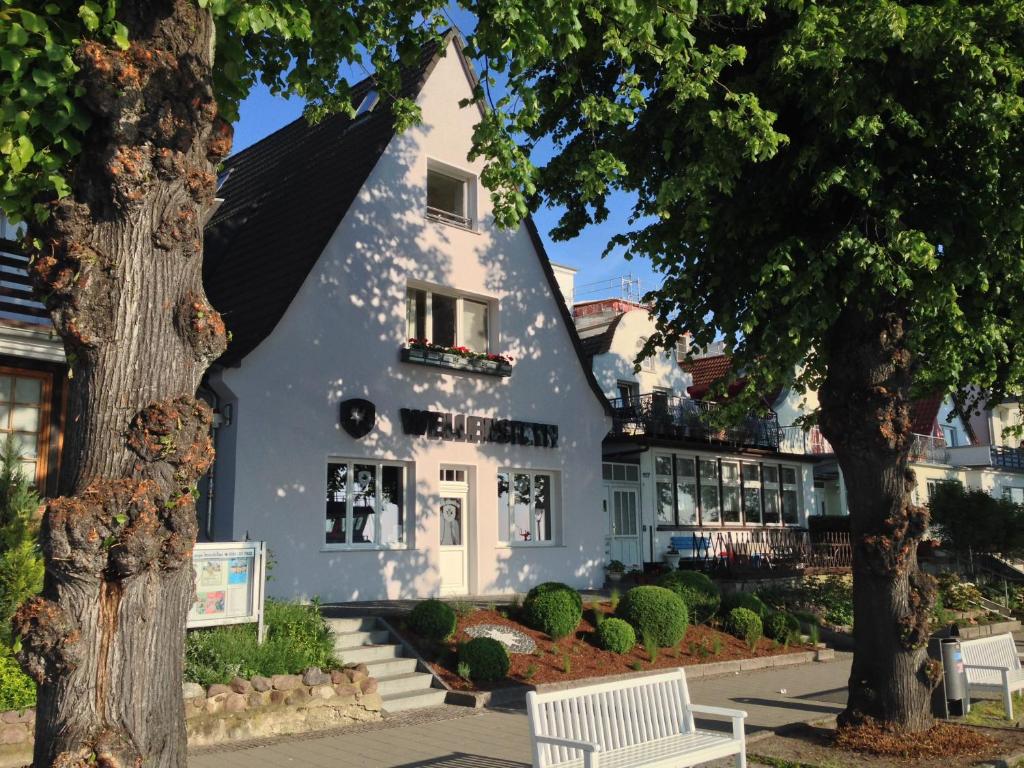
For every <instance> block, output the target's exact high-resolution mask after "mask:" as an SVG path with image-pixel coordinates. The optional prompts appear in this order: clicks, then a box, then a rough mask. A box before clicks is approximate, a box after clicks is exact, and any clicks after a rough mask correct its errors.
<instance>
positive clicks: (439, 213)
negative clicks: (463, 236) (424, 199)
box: [427, 205, 473, 229]
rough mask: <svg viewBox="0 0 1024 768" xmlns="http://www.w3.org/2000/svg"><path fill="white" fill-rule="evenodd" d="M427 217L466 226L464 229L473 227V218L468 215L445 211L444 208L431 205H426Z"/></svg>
mask: <svg viewBox="0 0 1024 768" xmlns="http://www.w3.org/2000/svg"><path fill="white" fill-rule="evenodd" d="M427 218H428V219H435V220H436V221H443V222H446V223H447V224H457V225H458V226H460V227H466V229H472V228H473V220H472V219H471V218H469V217H468V216H461V215H460V214H458V213H452V212H451V211H446V210H445V209H444V208H435V207H434V206H432V205H428V206H427Z"/></svg>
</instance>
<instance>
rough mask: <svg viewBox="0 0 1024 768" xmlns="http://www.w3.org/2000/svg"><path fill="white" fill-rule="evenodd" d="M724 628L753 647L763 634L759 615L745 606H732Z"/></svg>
mask: <svg viewBox="0 0 1024 768" xmlns="http://www.w3.org/2000/svg"><path fill="white" fill-rule="evenodd" d="M726 629H728V630H729V634H730V635H732V636H733V637H738V638H739V639H740V640H743V641H744V642H746V644H747V645H748V646H750V647H751V648H753V647H754V646H755V645H756V644H757V641H758V640H760V639H761V636H762V635H763V634H764V628H763V627H762V625H761V617H760V616H758V615H757V614H756V613H754V612H753V611H751V610H749V609H747V608H733V609H732V610H731V611H729V617H728V619H726Z"/></svg>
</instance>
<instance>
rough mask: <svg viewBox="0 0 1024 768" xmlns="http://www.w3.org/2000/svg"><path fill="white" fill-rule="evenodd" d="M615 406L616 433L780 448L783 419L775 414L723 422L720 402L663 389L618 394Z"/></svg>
mask: <svg viewBox="0 0 1024 768" xmlns="http://www.w3.org/2000/svg"><path fill="white" fill-rule="evenodd" d="M611 406H612V411H613V426H612V434H614V435H619V436H634V435H643V436H645V437H658V438H664V439H670V440H689V441H695V442H706V443H721V444H727V445H735V446H738V447H744V448H763V449H765V450H771V451H778V450H779V437H780V432H779V420H778V417H776V416H775V414H771V415H770V416H758V415H756V414H750V415H749V416H747V417H746V418H744V419H743V420H742V421H741V422H740V423H738V424H732V425H728V426H719V425H718V424H717V423H716V420H715V419H714V418H713V417H714V415H715V414H716V412H718V411H719V410H720V408H721V406H719V405H718V403H711V402H704V401H702V400H693V399H691V398H688V397H676V396H673V395H667V394H664V395H663V394H659V393H654V394H648V395H634V396H633V397H627V398H617V399H615V400H612V401H611Z"/></svg>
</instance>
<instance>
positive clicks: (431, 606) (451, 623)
mask: <svg viewBox="0 0 1024 768" xmlns="http://www.w3.org/2000/svg"><path fill="white" fill-rule="evenodd" d="M457 621H458V617H457V616H456V615H455V609H454V608H452V607H451V606H450V605H448V603H443V602H441V601H440V600H433V599H431V600H424V601H423V602H422V603H417V604H416V607H415V608H413V609H412V613H411V614H409V626H410V627H412V631H413V632H415V633H416V634H417V635H419V636H420V637H425V638H427V639H428V640H438V641H441V640H447V639H448V638H449V637H451V636H452V635H453V634H455V625H456V623H457Z"/></svg>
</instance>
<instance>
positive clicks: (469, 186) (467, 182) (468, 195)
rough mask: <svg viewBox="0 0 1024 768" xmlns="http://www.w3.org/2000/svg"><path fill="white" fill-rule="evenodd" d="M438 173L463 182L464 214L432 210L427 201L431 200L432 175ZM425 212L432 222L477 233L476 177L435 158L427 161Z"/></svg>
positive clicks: (437, 209)
mask: <svg viewBox="0 0 1024 768" xmlns="http://www.w3.org/2000/svg"><path fill="white" fill-rule="evenodd" d="M432 173H436V174H438V175H440V176H446V177H447V178H449V179H452V180H454V181H459V182H462V185H463V189H462V212H461V213H458V212H455V211H445V210H443V209H440V208H431V207H430V206H429V205H427V199H429V192H428V190H429V185H430V174H432ZM423 188H424V201H423V202H424V206H423V208H424V211H425V215H426V217H427V218H428V219H430V220H431V221H436V222H439V223H441V224H447V225H448V226H452V227H457V228H459V229H465V230H467V231H469V232H476V231H477V212H476V208H477V205H476V200H477V190H476V188H477V183H476V175H475V174H473V173H470V172H469V171H466V170H464V169H462V168H457V167H456V166H454V165H449V164H448V163H443V162H441V161H440V160H435V159H433V158H428V159H427V176H426V178H425V179H424V184H423Z"/></svg>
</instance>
